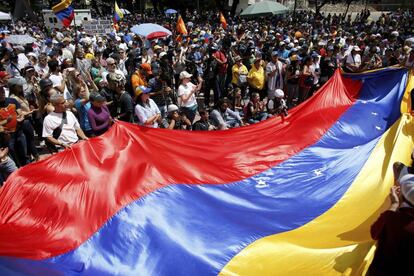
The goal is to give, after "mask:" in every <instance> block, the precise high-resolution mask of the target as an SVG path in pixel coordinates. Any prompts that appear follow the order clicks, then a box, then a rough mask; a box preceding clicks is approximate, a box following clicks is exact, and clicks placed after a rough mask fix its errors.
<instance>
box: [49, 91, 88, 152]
mask: <svg viewBox="0 0 414 276" xmlns="http://www.w3.org/2000/svg"><path fill="white" fill-rule="evenodd" d="M50 102H51V103H52V105H53V107H54V108H55V110H54V111H53V112H51V113H49V114H48V115H47V116H46V117H45V119H44V121H43V131H42V136H43V137H44V138H46V139H47V141H48V142H50V143H51V144H53V145H55V146H61V147H63V148H68V147H70V146H71V145H73V144H75V143H76V142H78V141H79V138H80V139H82V140H88V137H86V135H85V133H84V132H83V131H82V129H81V127H80V125H79V122H78V120H77V119H76V117H75V115H74V114H73V113H72V112H70V111H67V110H66V105H65V104H66V100H65V99H64V98H63V96H62V95H61V94H54V95H52V96H50ZM63 120H64V121H63ZM60 126H61V129H62V130H61V132H60V134H59V133H56V131H55V130H56V129H57V128H60ZM54 132H55V133H54Z"/></svg>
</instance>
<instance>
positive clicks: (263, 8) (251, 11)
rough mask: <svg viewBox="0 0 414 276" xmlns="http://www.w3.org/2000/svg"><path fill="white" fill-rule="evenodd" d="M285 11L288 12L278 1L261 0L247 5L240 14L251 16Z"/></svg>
mask: <svg viewBox="0 0 414 276" xmlns="http://www.w3.org/2000/svg"><path fill="white" fill-rule="evenodd" d="M287 12H289V9H288V8H286V7H285V6H283V5H282V4H280V3H278V2H272V1H262V2H257V3H255V4H253V5H250V6H248V7H247V8H246V9H245V10H244V11H243V12H242V13H241V14H240V15H241V16H252V17H253V16H266V15H275V14H284V13H287Z"/></svg>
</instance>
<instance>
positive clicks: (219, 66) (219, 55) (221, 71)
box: [213, 51, 227, 75]
mask: <svg viewBox="0 0 414 276" xmlns="http://www.w3.org/2000/svg"><path fill="white" fill-rule="evenodd" d="M213 56H214V57H216V58H217V59H219V60H220V61H222V62H226V63H224V64H217V69H218V70H217V71H218V73H219V74H221V75H223V74H227V58H226V56H225V55H224V54H223V53H222V52H220V51H217V52H215V53H214V54H213Z"/></svg>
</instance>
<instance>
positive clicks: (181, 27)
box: [177, 15, 188, 35]
mask: <svg viewBox="0 0 414 276" xmlns="http://www.w3.org/2000/svg"><path fill="white" fill-rule="evenodd" d="M177 32H178V33H179V34H184V35H186V34H188V32H187V28H186V27H185V24H184V20H183V18H182V17H181V15H180V16H178V20H177Z"/></svg>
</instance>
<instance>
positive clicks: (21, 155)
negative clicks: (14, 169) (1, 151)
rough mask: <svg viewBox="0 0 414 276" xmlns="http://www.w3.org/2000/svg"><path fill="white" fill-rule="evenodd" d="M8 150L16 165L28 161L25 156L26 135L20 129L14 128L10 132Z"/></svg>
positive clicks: (20, 165)
mask: <svg viewBox="0 0 414 276" xmlns="http://www.w3.org/2000/svg"><path fill="white" fill-rule="evenodd" d="M10 136H11V137H10V140H9V145H8V146H9V152H10V155H11V156H12V158H13V159H14V161H15V162H16V164H17V166H18V167H22V166H24V165H26V164H28V163H29V159H28V156H27V142H26V136H25V135H24V133H23V131H22V129H18V130H16V131H15V132H14V133H11V134H10Z"/></svg>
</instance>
